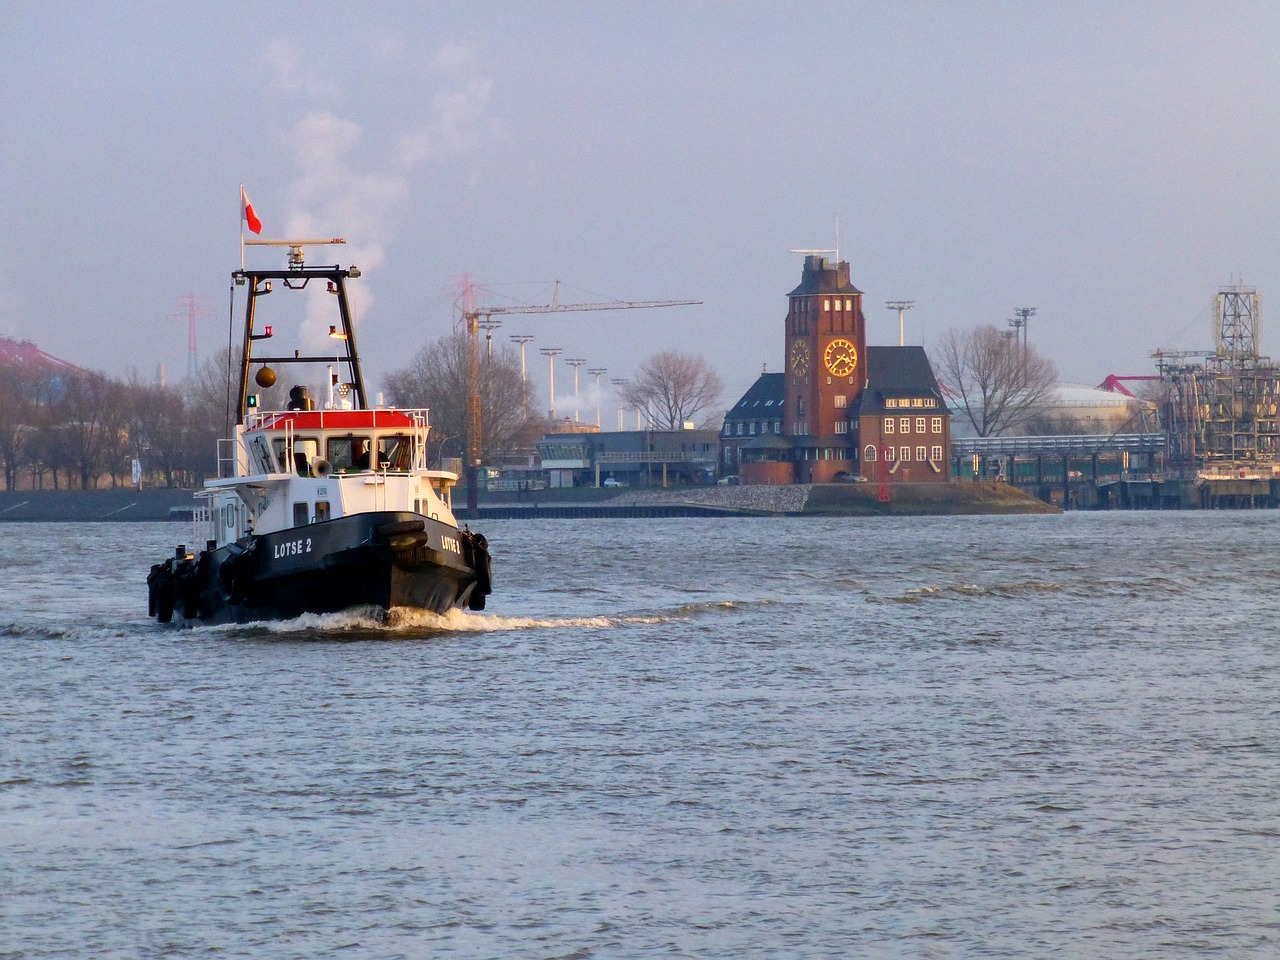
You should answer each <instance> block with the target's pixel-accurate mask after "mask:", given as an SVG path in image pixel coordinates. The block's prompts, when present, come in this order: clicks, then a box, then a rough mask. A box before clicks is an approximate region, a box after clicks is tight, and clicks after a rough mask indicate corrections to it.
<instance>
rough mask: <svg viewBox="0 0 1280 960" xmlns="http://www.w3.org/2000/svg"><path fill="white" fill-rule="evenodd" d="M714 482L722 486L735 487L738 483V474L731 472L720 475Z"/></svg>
mask: <svg viewBox="0 0 1280 960" xmlns="http://www.w3.org/2000/svg"><path fill="white" fill-rule="evenodd" d="M716 483H717V484H718V485H719V486H722V487H736V486H737V485H738V475H737V474H736V473H731V474H729V476H727V477H721V478H720V479H719V480H717V481H716Z"/></svg>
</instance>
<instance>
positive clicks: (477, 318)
mask: <svg viewBox="0 0 1280 960" xmlns="http://www.w3.org/2000/svg"><path fill="white" fill-rule="evenodd" d="M559 291H560V284H559V281H557V282H556V285H555V288H554V289H553V291H552V297H551V302H550V303H547V304H528V305H518V306H510V307H476V306H472V307H470V308H467V307H465V306H464V308H463V310H462V320H463V323H465V324H466V328H467V462H466V476H467V510H469V511H470V512H471V514H472V516H474V515H475V510H476V480H477V475H478V471H479V469H480V460H481V457H480V446H481V434H480V326H481V318H482V317H483V318H484V319H485V320H489V319H491V318H493V317H500V316H505V315H507V314H515V313H519V314H528V313H582V312H585V311H589V310H650V309H654V308H657V307H692V306H698V305H699V304H701V303H702V301H701V300H601V301H597V302H594V303H560V302H559Z"/></svg>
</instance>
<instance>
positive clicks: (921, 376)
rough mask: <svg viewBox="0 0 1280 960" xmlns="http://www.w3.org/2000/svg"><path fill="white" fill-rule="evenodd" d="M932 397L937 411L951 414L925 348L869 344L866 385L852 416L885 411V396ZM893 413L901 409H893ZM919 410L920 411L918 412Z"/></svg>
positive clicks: (934, 410)
mask: <svg viewBox="0 0 1280 960" xmlns="http://www.w3.org/2000/svg"><path fill="white" fill-rule="evenodd" d="M891 397H892V398H898V397H933V398H934V399H936V400H937V401H938V405H937V406H936V407H931V408H929V409H930V410H932V411H933V412H935V413H950V412H951V411H950V409H949V408H948V407H947V401H946V398H945V397H943V395H942V391H941V390H940V389H938V379H937V377H935V376H934V375H933V367H932V366H931V365H930V363H929V357H928V356H927V355H926V354H925V352H924V347H867V386H866V389H864V390H863V391H862V392H861V393H860V394H859V395H858V399H857V400H856V401H855V402H854V405H853V409H852V410H851V411H850V416H863V415H874V414H880V413H884V412H885V411H886V410H887V409H888V408H887V407H885V405H884V401H885V399H886V398H891ZM893 412H894V413H898V412H900V411H899V409H898V408H896V407H895V408H894V410H893ZM916 412H919V411H916Z"/></svg>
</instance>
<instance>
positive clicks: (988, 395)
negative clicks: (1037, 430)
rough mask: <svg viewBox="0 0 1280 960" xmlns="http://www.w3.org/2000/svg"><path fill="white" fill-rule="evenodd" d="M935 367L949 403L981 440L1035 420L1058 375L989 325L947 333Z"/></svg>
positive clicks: (1041, 358) (1034, 353)
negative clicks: (947, 394)
mask: <svg viewBox="0 0 1280 960" xmlns="http://www.w3.org/2000/svg"><path fill="white" fill-rule="evenodd" d="M938 353H939V357H940V363H939V367H940V369H941V372H942V381H943V384H944V385H945V387H946V388H947V390H948V392H949V395H950V396H949V399H950V400H951V401H952V402H953V403H955V404H956V406H958V407H959V410H960V412H961V413H962V414H963V415H964V417H965V419H967V420H968V421H969V423H971V424H972V425H973V429H974V431H975V432H976V433H977V434H978V436H980V437H991V436H999V435H1000V434H1003V433H1007V432H1009V431H1012V430H1016V429H1018V428H1020V427H1022V426H1023V425H1025V424H1026V423H1027V422H1028V421H1030V420H1031V419H1032V418H1033V417H1035V416H1037V415H1038V414H1040V413H1041V412H1042V411H1043V409H1044V407H1045V406H1046V404H1047V403H1048V401H1049V400H1050V399H1051V397H1052V396H1053V391H1054V385H1055V384H1056V383H1057V380H1058V371H1057V368H1056V367H1054V365H1053V361H1051V360H1049V359H1048V358H1047V357H1044V356H1042V355H1040V354H1039V353H1038V352H1037V351H1036V349H1035V347H1032V346H1031V345H1030V344H1028V345H1027V346H1026V347H1025V348H1024V347H1023V346H1022V345H1020V344H1019V343H1018V342H1017V341H1016V340H1010V339H1007V338H1006V337H1005V336H1004V334H1003V333H1002V332H1001V331H1000V330H997V329H996V328H995V327H994V326H992V325H991V324H986V325H984V326H981V327H977V328H976V329H974V330H971V331H967V332H963V331H955V330H948V331H947V332H946V333H945V334H943V336H942V340H941V342H940V344H939V351H938Z"/></svg>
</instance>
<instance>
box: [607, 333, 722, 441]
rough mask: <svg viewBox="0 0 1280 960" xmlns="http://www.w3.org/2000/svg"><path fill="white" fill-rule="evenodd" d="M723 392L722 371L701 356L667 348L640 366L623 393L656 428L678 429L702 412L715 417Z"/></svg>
mask: <svg viewBox="0 0 1280 960" xmlns="http://www.w3.org/2000/svg"><path fill="white" fill-rule="evenodd" d="M723 392H724V384H723V382H722V381H721V380H720V376H719V374H717V373H716V372H715V370H713V369H712V368H711V367H710V366H709V365H708V364H707V362H706V361H705V360H704V359H702V357H699V356H692V355H690V354H684V353H677V352H676V351H674V350H664V351H662V352H661V353H655V354H654V355H653V356H651V357H650V358H649V359H648V360H646V361H644V363H642V364H641V365H640V369H639V371H638V373H637V374H636V376H635V377H633V378H632V379H631V382H630V383H629V384H627V385H626V386H625V387H624V388H623V391H622V395H623V398H624V399H625V400H626V402H627V403H628V404H629V405H631V406H633V407H636V408H638V409H640V410H642V411H644V412H645V414H646V415H647V418H648V420H649V422H650V423H651V424H653V426H654V427H655V428H657V429H659V430H679V429H681V428H682V427H683V426H684V425H685V423H686V422H688V421H695V422H696V418H697V416H698V414H700V413H702V412H703V411H707V412H708V414H709V416H708V419H710V417H711V416H714V415H715V414H716V413H717V412H718V411H716V410H715V409H714V408H715V406H716V405H717V404H718V403H719V402H720V395H721V394H722V393H723Z"/></svg>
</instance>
